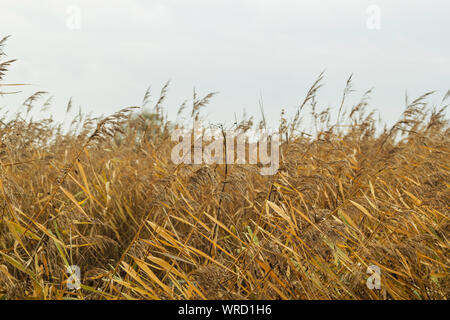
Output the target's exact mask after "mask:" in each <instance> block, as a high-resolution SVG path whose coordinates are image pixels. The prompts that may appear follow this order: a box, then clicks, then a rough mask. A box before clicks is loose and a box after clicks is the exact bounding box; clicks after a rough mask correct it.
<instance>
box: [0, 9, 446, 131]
mask: <svg viewBox="0 0 450 320" xmlns="http://www.w3.org/2000/svg"><path fill="white" fill-rule="evenodd" d="M70 5H76V6H78V7H79V8H80V9H81V28H80V29H79V30H70V29H69V28H68V27H67V20H68V18H69V14H68V13H67V8H68V6H70ZM369 5H378V6H379V8H380V9H381V29H380V30H370V29H368V28H367V25H366V21H367V19H368V17H369V15H368V14H367V13H366V9H367V7H368V6H369ZM449 13H450V2H449V1H448V0H442V1H439V0H436V1H412V0H408V1H406V0H396V1H382V0H379V1H364V0H352V1H335V0H333V1H331V0H328V1H317V0H314V1H294V0H291V1H289V0H270V1H269V0H241V1H236V0H227V1H225V0H219V1H214V0H190V1H186V0H184V1H183V0H166V1H137V0H136V1H132V0H123V1H122V0H108V1H106V0H97V1H92V0H90V1H88V0H86V1H82V0H79V1H76V0H72V1H65V0H53V1H51V0H41V1H27V0H0V37H1V36H4V35H8V34H11V35H12V36H13V37H12V38H11V39H10V40H9V41H8V43H7V46H6V48H5V51H6V53H7V54H8V56H9V57H11V58H18V59H19V61H18V62H16V63H15V64H14V65H13V67H12V68H11V71H10V72H9V74H8V76H7V77H6V81H5V82H26V83H31V84H33V85H32V86H30V87H27V88H25V89H24V92H23V93H22V94H21V95H19V96H16V97H0V106H5V105H8V106H17V105H18V104H19V103H21V102H23V100H24V99H25V98H26V97H27V96H28V95H29V94H31V93H33V92H35V91H37V90H45V91H49V92H51V94H53V95H55V99H54V107H53V109H52V110H54V111H53V113H54V114H55V115H56V116H57V117H59V118H62V117H63V114H64V109H65V106H66V104H67V101H68V100H69V98H70V97H71V96H73V99H74V103H75V105H76V106H78V105H81V106H82V108H83V110H86V111H94V112H95V114H100V113H105V114H107V113H112V112H114V111H116V110H118V109H120V108H121V107H123V106H128V105H135V104H139V103H140V102H141V100H142V97H143V95H144V93H145V90H146V88H147V87H148V86H149V85H152V88H153V89H152V91H153V95H154V99H153V100H155V99H156V96H157V95H158V94H159V90H160V89H161V87H162V85H163V84H164V83H165V82H166V81H167V80H169V79H170V80H172V85H171V87H170V90H169V98H168V100H167V103H166V106H167V108H168V110H169V114H170V115H171V116H173V115H174V114H175V113H176V111H177V109H178V106H179V105H180V104H181V103H182V102H183V101H184V100H185V99H189V98H191V96H192V88H193V87H194V86H195V87H196V88H197V90H198V92H199V93H200V94H202V95H203V94H206V93H208V92H211V91H220V94H219V95H218V96H217V97H215V98H214V99H213V100H212V103H211V104H210V106H208V109H207V110H205V111H206V112H207V113H208V114H209V118H210V119H211V120H213V121H217V120H219V121H225V120H226V121H227V122H228V123H231V122H232V120H233V118H234V112H236V113H237V114H238V116H240V115H241V114H242V110H243V109H245V110H246V111H247V113H248V114H251V115H256V116H258V112H259V111H258V100H259V97H260V94H262V97H263V101H264V107H265V111H266V114H267V116H269V117H270V118H271V120H272V121H277V119H278V118H279V114H280V110H281V108H282V107H284V108H285V109H286V111H287V113H288V115H289V116H291V115H293V114H294V112H295V107H296V105H298V103H299V102H300V101H301V100H302V99H303V97H304V95H305V93H306V91H307V90H308V88H309V86H310V85H311V84H312V82H313V81H314V80H315V78H316V77H317V75H318V74H319V73H320V72H321V71H322V70H323V69H326V74H325V82H324V84H325V87H324V88H323V89H322V90H321V92H320V93H319V104H320V105H322V106H333V107H335V109H334V110H335V112H337V110H336V109H337V108H336V105H337V104H338V101H339V99H340V98H341V95H342V89H343V87H344V85H345V81H346V80H347V78H348V76H349V75H350V74H351V73H354V83H355V87H354V89H355V90H357V92H356V93H354V95H353V97H354V98H353V100H352V99H351V100H350V102H352V101H356V100H358V99H359V97H360V96H361V95H362V94H363V92H364V91H366V90H367V89H369V88H371V87H375V89H374V93H373V95H372V102H371V104H372V105H373V107H375V108H377V109H378V110H379V111H380V112H381V114H382V117H383V118H384V119H385V120H386V121H387V122H392V121H393V120H394V119H396V118H397V117H398V115H399V114H400V112H401V111H402V110H403V107H404V93H405V90H408V94H409V95H410V96H411V97H416V96H418V95H420V94H422V93H425V92H426V91H431V90H437V91H438V94H437V95H436V96H435V98H434V99H431V100H432V101H435V102H438V101H440V99H442V97H443V95H444V94H445V93H446V92H447V90H448V89H449V88H450V72H449V71H450V42H449V41H448V34H449V30H450V22H449ZM446 39H447V40H446Z"/></svg>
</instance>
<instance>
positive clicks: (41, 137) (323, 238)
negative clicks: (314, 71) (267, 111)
mask: <svg viewBox="0 0 450 320" xmlns="http://www.w3.org/2000/svg"><path fill="white" fill-rule="evenodd" d="M5 42H6V39H3V40H2V41H1V42H0V48H2V47H3V46H4V44H5ZM0 52H1V53H3V51H0ZM0 58H1V59H2V60H0V84H1V85H0V92H2V94H7V93H8V92H9V91H8V90H9V89H11V86H8V85H7V84H3V82H2V78H3V75H4V74H5V73H6V71H7V69H8V67H9V65H10V64H11V63H12V62H13V61H8V60H6V59H5V56H4V55H0ZM322 78H323V74H321V75H320V76H319V78H318V79H317V80H316V81H315V82H314V83H313V85H312V87H311V89H310V90H309V92H307V95H306V97H305V98H304V101H303V103H301V104H300V106H299V107H298V110H297V113H295V114H294V115H292V117H291V118H289V117H288V116H287V115H286V113H285V112H284V111H282V112H281V115H280V125H279V128H278V129H277V130H278V133H279V134H280V136H281V137H282V140H281V146H280V168H279V170H278V172H277V173H276V174H275V175H273V176H262V175H260V173H259V168H258V166H255V165H250V164H247V165H246V164H241V165H237V164H235V165H225V164H212V165H206V164H203V165H202V164H198V165H188V164H179V165H175V164H174V163H173V162H172V161H171V150H172V148H173V146H174V144H175V142H173V141H171V132H172V130H174V129H175V128H181V127H183V126H185V124H183V121H175V122H174V121H170V120H169V119H167V117H166V116H165V113H164V100H165V97H166V95H167V90H168V85H166V86H164V88H163V89H162V90H161V94H160V96H159V98H157V99H155V101H156V103H155V104H154V105H150V104H149V101H150V99H149V98H150V97H151V96H152V93H151V92H150V91H147V92H146V94H145V97H144V99H143V102H142V106H138V107H139V108H137V107H130V108H125V109H123V110H120V111H119V112H116V113H114V114H112V115H111V116H108V117H103V118H95V117H91V116H89V115H87V114H84V113H82V112H79V113H78V114H76V115H75V116H74V117H73V119H71V121H69V122H71V124H70V125H69V129H67V128H65V127H64V125H63V124H62V123H58V122H56V121H54V120H53V119H52V118H50V117H49V118H44V119H40V120H33V119H32V117H31V114H33V112H36V110H39V108H41V109H46V108H48V107H49V105H50V101H49V100H48V98H49V94H48V93H46V92H37V93H36V94H34V95H32V96H31V97H30V98H28V99H26V101H25V102H24V104H23V106H21V109H20V111H19V112H17V114H14V115H11V114H7V113H6V110H2V112H3V116H2V117H1V119H0V120H1V121H0V207H1V216H0V299H447V298H448V297H449V289H450V283H449V280H450V278H449V267H450V256H449V243H448V235H449V231H450V224H449V203H450V173H449V168H450V157H449V152H450V139H449V137H450V135H449V126H448V119H446V111H445V108H446V105H445V101H446V98H447V97H448V95H447V97H444V99H442V103H441V105H439V106H429V104H428V103H427V98H428V96H429V95H431V94H432V93H426V94H424V95H422V96H421V97H418V98H417V99H411V100H410V99H406V102H405V104H406V106H405V110H404V112H403V114H402V117H401V118H400V119H399V120H398V121H397V122H396V123H395V124H394V125H393V126H391V127H382V125H380V124H379V122H378V121H377V120H376V119H375V116H374V115H375V113H374V111H371V110H370V109H369V104H368V101H369V100H368V99H369V96H370V91H368V92H367V93H366V94H365V95H363V97H362V99H361V101H360V102H359V103H358V104H356V105H354V106H349V107H348V106H347V104H346V98H347V97H348V95H349V94H352V78H351V77H350V78H349V80H348V81H347V86H346V89H345V91H344V94H343V98H342V103H341V104H340V105H339V106H337V107H336V108H333V109H328V108H325V109H323V108H321V107H320V106H318V103H317V99H316V94H317V93H318V92H319V89H320V87H321V84H322ZM14 88H16V87H14ZM213 96H214V94H209V95H206V96H205V97H201V96H199V95H198V94H197V93H195V92H194V96H193V97H192V99H190V100H188V102H187V103H186V104H183V105H182V107H181V108H180V115H185V119H188V120H189V119H193V118H201V116H202V114H201V111H202V110H203V108H207V105H208V103H209V102H210V100H211V99H213ZM211 101H213V100H211ZM72 109H73V108H72V102H70V103H69V104H68V105H67V112H68V117H69V116H70V115H73V112H74V110H72ZM332 112H335V113H338V116H337V119H336V120H334V121H332V120H331V119H332ZM304 116H308V117H310V119H312V122H311V123H313V124H314V126H313V127H314V129H313V130H311V131H309V132H304V131H302V130H303V129H302V128H303V122H302V117H304ZM180 118H182V117H180ZM261 118H262V120H261V121H256V120H254V119H253V118H247V119H243V120H241V121H237V123H236V124H235V127H236V128H237V127H239V128H241V129H243V130H250V129H251V128H255V127H261V128H263V127H264V126H265V125H266V123H265V116H264V113H262V116H261ZM184 123H186V121H185V122H184ZM66 125H67V123H66ZM70 265H77V266H79V267H80V269H81V288H80V289H79V290H70V289H69V288H68V286H67V281H68V277H69V274H68V273H67V272H66V271H67V267H68V266H70ZM370 265H376V266H378V267H379V268H380V270H381V288H380V289H379V290H377V289H369V288H368V286H367V285H366V281H367V278H368V277H369V276H370V274H368V273H367V268H368V266H370Z"/></svg>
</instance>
